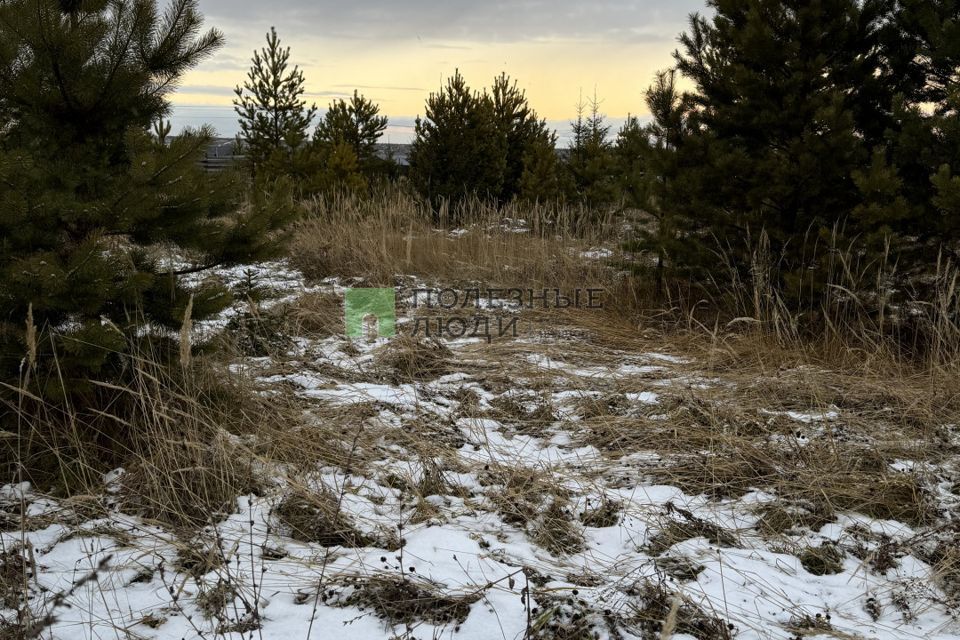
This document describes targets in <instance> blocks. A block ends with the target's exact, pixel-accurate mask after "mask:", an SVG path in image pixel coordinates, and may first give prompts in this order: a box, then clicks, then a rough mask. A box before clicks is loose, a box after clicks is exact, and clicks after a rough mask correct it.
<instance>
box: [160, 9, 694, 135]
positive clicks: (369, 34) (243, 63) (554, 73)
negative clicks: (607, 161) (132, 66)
mask: <svg viewBox="0 0 960 640" xmlns="http://www.w3.org/2000/svg"><path fill="white" fill-rule="evenodd" d="M200 6H201V9H202V11H203V13H204V15H205V16H206V18H207V25H208V26H216V27H218V28H219V29H221V30H222V31H223V32H224V33H225V35H226V38H227V46H226V47H225V48H224V49H223V50H221V51H220V52H219V53H218V54H217V56H216V57H215V58H213V59H211V60H208V61H207V62H205V63H204V64H203V65H202V66H201V67H199V68H197V69H196V70H194V71H192V72H191V73H190V74H189V75H188V76H187V77H186V78H185V79H184V81H183V83H182V85H181V87H180V90H179V91H178V92H177V94H176V95H175V96H174V97H173V101H174V104H175V105H176V111H175V115H176V118H175V121H174V125H175V127H176V128H179V127H180V126H183V125H185V124H197V123H199V122H204V121H205V122H208V123H210V124H212V125H214V127H216V129H217V130H218V132H219V133H220V134H221V135H225V136H232V135H233V134H234V133H235V132H236V126H235V123H234V117H233V115H232V110H231V108H230V102H231V98H232V94H233V87H234V86H235V85H237V84H238V83H240V82H242V81H243V79H244V75H245V73H246V70H247V68H248V67H249V62H250V57H251V55H252V53H253V50H254V49H256V48H260V47H261V46H263V42H264V37H265V33H266V32H267V31H268V30H269V28H270V27H271V26H275V27H276V28H277V31H278V33H279V34H280V37H281V39H282V41H283V42H284V44H286V45H289V46H290V47H291V49H292V55H291V57H292V61H293V62H294V63H296V64H298V65H299V66H300V67H301V68H302V69H303V71H304V74H305V76H306V80H307V90H308V92H309V96H308V98H309V99H310V100H311V101H314V102H316V103H317V105H318V106H319V107H320V108H321V110H322V109H324V108H325V107H326V105H327V104H328V103H329V102H330V100H331V99H332V98H336V97H340V96H345V95H349V94H351V93H352V92H353V89H354V88H356V89H359V90H360V92H361V93H363V94H365V95H367V96H368V97H370V98H372V99H374V100H375V101H377V102H379V103H380V105H381V108H382V110H383V112H384V113H386V114H387V115H389V116H390V117H391V119H392V123H393V126H392V127H391V129H390V130H389V131H388V137H389V139H390V140H391V141H393V142H406V141H408V139H409V137H410V131H411V128H412V127H411V125H412V121H413V118H414V117H415V116H416V115H417V114H420V113H423V102H424V99H425V98H426V97H427V95H428V94H429V93H430V92H431V91H434V90H436V89H437V88H439V87H440V86H441V83H442V82H443V81H444V79H445V78H446V77H448V76H449V75H451V74H452V73H453V72H454V70H455V69H457V68H459V69H460V70H461V72H463V74H464V75H465V77H466V79H467V82H468V83H469V84H470V85H471V86H474V87H477V88H479V87H482V86H484V85H487V84H489V83H490V81H491V80H492V78H493V77H494V76H495V75H497V74H499V73H500V72H501V71H506V72H507V73H508V74H509V75H510V76H512V77H514V78H516V79H517V80H518V82H519V83H520V85H521V86H522V87H523V88H524V89H526V91H527V95H528V96H529V98H530V100H531V103H532V104H533V106H534V108H536V109H537V111H538V112H539V113H540V115H541V116H542V117H545V118H547V119H548V120H549V121H550V122H551V124H554V123H555V126H556V128H558V129H560V130H561V134H563V123H564V122H565V121H566V120H568V119H569V118H570V117H571V116H572V115H573V113H574V111H575V105H576V103H577V101H578V99H579V95H580V92H581V91H582V92H583V94H584V95H585V96H592V95H593V93H594V91H596V94H597V96H598V97H599V99H600V100H601V108H602V111H603V112H604V113H606V114H608V115H609V116H610V118H611V120H612V121H614V122H616V121H620V120H622V118H623V117H625V116H626V115H627V114H628V113H633V114H641V115H642V114H644V113H645V111H646V110H645V107H644V105H643V91H644V89H645V88H646V87H647V85H648V84H649V83H650V79H651V78H652V76H653V74H654V72H655V71H657V70H658V69H661V68H665V67H668V66H669V65H670V64H671V57H670V55H671V53H672V51H673V50H674V49H675V48H676V38H677V35H678V34H679V33H680V32H681V31H682V30H683V29H684V28H685V26H686V21H687V16H688V15H689V14H690V13H692V12H694V11H703V10H704V9H703V7H704V3H703V0H633V1H627V0H598V1H595V2H591V1H589V0H587V1H584V0H513V1H494V0H491V1H487V2H483V1H482V0H480V1H478V0H352V1H350V0H343V1H339V2H337V1H331V0H266V1H265V0H200Z"/></svg>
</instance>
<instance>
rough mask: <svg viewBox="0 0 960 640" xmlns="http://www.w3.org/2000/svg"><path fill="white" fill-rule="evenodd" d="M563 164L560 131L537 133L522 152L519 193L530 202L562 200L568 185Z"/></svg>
mask: <svg viewBox="0 0 960 640" xmlns="http://www.w3.org/2000/svg"><path fill="white" fill-rule="evenodd" d="M564 175H565V174H564V172H563V165H562V163H561V161H560V157H559V156H558V155H557V134H556V133H554V132H550V133H549V134H548V136H547V137H540V136H538V137H536V138H534V139H533V140H532V141H531V142H530V144H528V145H527V147H526V149H525V150H524V153H523V173H522V174H521V175H520V185H519V197H520V198H521V199H522V200H525V201H527V202H540V203H547V202H559V201H561V200H563V198H564V195H565V194H566V192H567V191H569V189H568V188H567V186H566V183H565V182H564Z"/></svg>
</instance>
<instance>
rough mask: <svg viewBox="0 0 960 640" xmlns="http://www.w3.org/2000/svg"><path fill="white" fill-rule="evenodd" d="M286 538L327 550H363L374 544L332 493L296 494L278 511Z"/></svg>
mask: <svg viewBox="0 0 960 640" xmlns="http://www.w3.org/2000/svg"><path fill="white" fill-rule="evenodd" d="M276 515H277V517H278V518H279V520H280V523H281V524H282V525H283V527H284V529H285V531H286V533H287V535H289V536H290V537H291V538H293V539H294V540H299V541H301V542H313V543H316V544H319V545H321V546H324V547H337V546H339V547H350V548H353V547H363V546H366V545H368V544H371V542H372V540H371V539H370V538H369V537H368V536H366V535H364V534H363V533H361V532H360V531H359V530H358V529H357V528H356V526H355V525H354V524H353V523H352V522H351V521H350V519H349V517H348V516H347V515H346V514H344V513H343V512H342V510H341V508H340V500H339V499H338V498H337V496H336V495H335V494H334V493H332V492H331V491H329V490H326V489H321V490H318V491H307V490H302V489H300V490H297V489H295V490H294V493H292V494H290V495H288V496H286V497H285V498H284V499H283V500H282V501H281V502H280V504H279V505H278V506H277V508H276Z"/></svg>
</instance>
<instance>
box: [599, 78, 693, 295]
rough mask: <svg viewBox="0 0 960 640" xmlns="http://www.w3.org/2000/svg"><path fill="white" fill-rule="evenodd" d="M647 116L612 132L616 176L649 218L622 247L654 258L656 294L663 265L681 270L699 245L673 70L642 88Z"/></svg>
mask: <svg viewBox="0 0 960 640" xmlns="http://www.w3.org/2000/svg"><path fill="white" fill-rule="evenodd" d="M646 104H647V108H648V109H649V111H650V114H651V116H652V118H653V119H652V121H651V122H650V124H648V125H647V126H641V125H640V123H639V121H638V120H636V119H635V118H632V119H628V120H627V123H626V125H624V127H623V129H621V130H620V133H619V135H618V137H617V145H616V155H617V158H618V161H619V167H620V170H619V175H620V176H621V178H622V179H623V181H624V184H623V187H622V188H623V194H624V197H625V199H626V201H627V203H628V204H629V205H631V206H634V207H636V208H638V209H640V210H642V211H643V212H644V213H646V214H648V215H650V216H651V217H652V218H653V224H652V225H649V226H643V227H640V228H638V229H637V230H636V236H635V237H634V238H633V239H632V240H631V242H629V243H628V244H627V246H626V249H627V250H629V251H634V252H643V253H646V254H647V255H649V256H651V257H652V258H653V260H654V263H655V265H656V266H655V270H654V274H655V282H656V291H657V295H658V296H659V295H661V294H662V293H663V292H664V286H665V284H666V282H665V279H666V273H667V269H668V268H669V269H671V270H673V271H676V272H679V273H683V272H685V271H688V270H689V268H690V266H691V265H696V264H698V263H699V262H701V260H700V256H699V255H698V254H699V253H700V252H702V251H703V250H704V247H703V246H702V245H701V242H702V238H701V237H700V234H699V233H698V231H699V228H698V227H697V225H696V222H695V218H694V217H693V216H691V215H690V214H691V212H690V211H689V210H688V207H687V206H686V204H687V203H688V201H689V199H690V192H689V185H688V180H687V179H688V176H689V174H688V173H687V172H685V171H683V170H682V162H683V161H684V159H685V157H686V153H687V148H686V147H687V139H688V137H689V133H690V132H689V124H688V123H689V117H690V107H689V104H688V99H687V97H686V96H684V95H683V94H682V93H681V92H680V90H679V89H678V87H677V84H676V73H675V71H674V70H669V71H661V72H659V73H657V75H656V78H655V80H654V83H653V84H652V85H651V86H650V87H649V88H648V89H647V91H646Z"/></svg>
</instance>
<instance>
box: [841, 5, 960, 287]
mask: <svg viewBox="0 0 960 640" xmlns="http://www.w3.org/2000/svg"><path fill="white" fill-rule="evenodd" d="M879 39H880V41H881V43H882V46H881V47H880V51H881V53H882V60H883V64H882V65H881V69H882V72H881V73H880V74H878V77H879V78H880V80H881V81H882V82H883V84H884V87H885V88H886V90H887V93H888V94H889V95H890V96H891V97H889V98H888V99H889V100H890V102H891V103H892V106H891V107H890V108H889V109H888V110H887V112H888V113H889V114H890V116H889V117H887V118H886V119H884V120H882V121H883V122H884V123H885V126H884V130H883V135H882V136H881V137H880V138H879V139H877V140H874V141H872V143H873V145H874V146H873V147H872V149H873V155H872V158H871V163H870V166H869V167H866V168H864V169H863V170H861V171H859V172H857V173H856V174H855V179H856V182H857V186H858V187H860V190H861V193H862V196H863V203H862V204H861V205H860V206H859V207H858V208H857V209H856V210H855V212H854V215H855V219H856V222H857V224H858V227H859V228H860V229H861V232H862V233H863V234H864V235H865V236H866V237H868V239H870V240H871V241H872V244H873V245H874V246H883V247H884V249H886V246H888V245H889V246H892V248H893V250H894V251H896V252H897V253H898V254H899V255H898V256H897V257H898V260H899V263H900V265H901V268H902V269H903V268H906V267H910V266H913V265H916V266H922V265H923V264H924V263H926V262H929V259H930V256H932V255H937V254H938V253H939V252H940V251H947V252H948V253H950V254H952V255H953V256H954V258H960V255H958V254H957V250H958V247H957V243H956V240H957V238H958V234H957V232H958V225H957V222H956V215H957V213H956V209H955V208H954V207H953V206H951V205H949V204H948V203H950V202H952V201H954V198H955V196H953V195H952V194H953V193H954V190H955V189H956V188H957V186H956V185H957V184H958V181H957V178H956V177H955V176H957V175H960V96H958V91H960V73H958V70H960V2H957V1H956V0H946V1H944V2H926V1H922V0H903V1H902V2H897V3H896V4H895V5H894V6H893V7H892V10H891V13H890V14H889V15H888V16H886V17H885V19H884V21H883V27H882V28H881V30H880V37H879ZM891 239H892V240H891Z"/></svg>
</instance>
